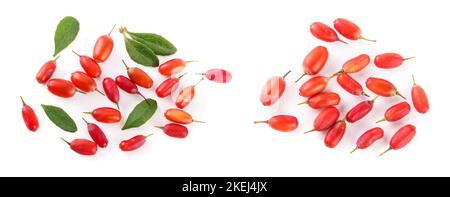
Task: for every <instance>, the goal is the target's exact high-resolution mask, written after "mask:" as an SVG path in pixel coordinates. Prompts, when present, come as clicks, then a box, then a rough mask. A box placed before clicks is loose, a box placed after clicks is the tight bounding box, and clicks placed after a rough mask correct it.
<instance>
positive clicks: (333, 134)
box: [324, 120, 347, 148]
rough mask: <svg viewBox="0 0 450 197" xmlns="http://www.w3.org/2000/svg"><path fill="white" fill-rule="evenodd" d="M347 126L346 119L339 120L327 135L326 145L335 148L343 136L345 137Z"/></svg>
mask: <svg viewBox="0 0 450 197" xmlns="http://www.w3.org/2000/svg"><path fill="white" fill-rule="evenodd" d="M346 128H347V125H346V123H345V121H343V120H339V121H337V122H336V124H334V125H333V126H332V127H331V128H330V129H329V130H328V132H327V134H326V135H325V139H324V142H325V145H326V146H327V147H328V148H334V147H336V146H337V145H338V144H339V142H340V141H341V139H342V137H344V134H345V129H346Z"/></svg>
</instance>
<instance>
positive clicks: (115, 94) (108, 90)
mask: <svg viewBox="0 0 450 197" xmlns="http://www.w3.org/2000/svg"><path fill="white" fill-rule="evenodd" d="M102 85H103V90H104V91H105V94H106V97H108V99H109V100H110V101H111V102H113V103H115V104H116V105H117V108H118V109H119V100H120V93H119V88H118V87H117V84H116V82H115V81H114V79H112V78H110V77H106V78H104V79H103V82H102Z"/></svg>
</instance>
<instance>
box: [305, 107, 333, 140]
mask: <svg viewBox="0 0 450 197" xmlns="http://www.w3.org/2000/svg"><path fill="white" fill-rule="evenodd" d="M339 114H340V113H339V110H338V109H336V107H328V108H325V109H323V110H322V111H321V112H320V113H319V115H317V117H316V119H314V128H313V129H311V130H309V131H307V132H305V134H306V133H310V132H313V131H325V130H327V129H329V128H330V127H332V126H333V125H334V124H335V123H336V121H337V120H338V118H339Z"/></svg>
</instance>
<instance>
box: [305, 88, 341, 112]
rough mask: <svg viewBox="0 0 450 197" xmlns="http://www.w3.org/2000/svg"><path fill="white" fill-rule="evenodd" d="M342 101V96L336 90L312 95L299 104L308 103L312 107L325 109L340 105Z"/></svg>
mask: <svg viewBox="0 0 450 197" xmlns="http://www.w3.org/2000/svg"><path fill="white" fill-rule="evenodd" d="M340 101H341V97H339V94H337V93H334V92H322V93H319V94H316V95H314V96H312V97H310V98H309V99H308V100H306V101H304V102H302V103H299V104H298V105H303V104H308V105H309V106H310V107H311V108H314V109H323V108H327V107H331V106H334V105H338V104H339V102H340Z"/></svg>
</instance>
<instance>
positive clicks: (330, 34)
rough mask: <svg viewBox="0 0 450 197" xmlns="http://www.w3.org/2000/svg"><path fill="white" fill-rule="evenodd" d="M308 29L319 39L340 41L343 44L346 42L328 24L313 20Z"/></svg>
mask: <svg viewBox="0 0 450 197" xmlns="http://www.w3.org/2000/svg"><path fill="white" fill-rule="evenodd" d="M309 30H310V31H311V34H312V35H313V36H314V37H316V38H317V39H319V40H322V41H325V42H336V41H339V42H342V43H344V44H347V43H346V42H344V41H342V40H341V39H339V37H338V35H337V33H336V32H335V31H334V30H333V29H331V27H330V26H328V25H325V24H324V23H321V22H315V23H313V24H311V26H310V28H309Z"/></svg>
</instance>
